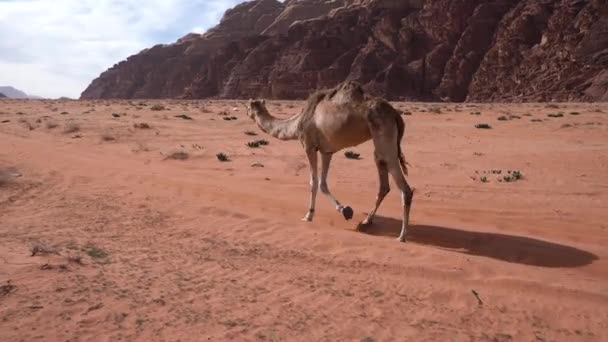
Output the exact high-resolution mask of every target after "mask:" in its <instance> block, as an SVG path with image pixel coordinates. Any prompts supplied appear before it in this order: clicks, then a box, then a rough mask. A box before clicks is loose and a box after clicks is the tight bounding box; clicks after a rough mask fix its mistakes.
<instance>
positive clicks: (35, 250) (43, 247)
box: [30, 241, 59, 256]
mask: <svg viewBox="0 0 608 342" xmlns="http://www.w3.org/2000/svg"><path fill="white" fill-rule="evenodd" d="M30 252H32V255H31V256H36V255H41V254H43V255H44V254H57V255H59V249H58V248H57V247H54V246H51V245H49V244H47V243H44V242H40V241H37V242H34V243H33V244H32V245H31V246H30Z"/></svg>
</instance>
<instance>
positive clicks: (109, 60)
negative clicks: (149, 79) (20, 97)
mask: <svg viewBox="0 0 608 342" xmlns="http://www.w3.org/2000/svg"><path fill="white" fill-rule="evenodd" d="M240 2H243V0H190V1H188V0H0V86H13V87H15V88H17V89H20V90H22V91H24V92H26V93H28V94H30V95H37V96H43V97H48V98H58V97H61V96H67V97H71V98H78V97H80V93H81V92H82V91H83V90H84V89H85V88H86V87H87V86H88V85H89V83H90V82H91V81H92V80H93V79H94V78H96V77H97V76H99V74H100V73H101V72H103V71H104V70H106V69H108V68H110V67H111V66H113V65H114V64H115V63H118V62H120V61H122V60H124V59H126V58H127V57H128V56H130V55H132V54H136V53H138V52H139V51H141V50H143V49H144V48H148V47H151V46H153V45H156V44H159V43H172V42H174V41H176V40H177V39H178V38H180V37H182V36H184V35H186V34H187V33H190V32H198V33H203V32H205V31H206V30H207V29H209V28H211V27H213V26H215V25H216V24H217V23H218V22H219V20H220V18H221V17H222V15H223V14H224V12H225V11H226V10H227V9H229V8H231V7H234V6H235V5H236V4H238V3H240Z"/></svg>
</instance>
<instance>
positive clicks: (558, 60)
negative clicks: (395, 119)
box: [81, 0, 608, 101]
mask: <svg viewBox="0 0 608 342" xmlns="http://www.w3.org/2000/svg"><path fill="white" fill-rule="evenodd" d="M607 70H608V2H607V1H606V0H427V1H423V0H350V1H348V0H286V1H285V2H283V3H281V2H278V1H276V0H254V1H250V2H245V3H242V4H240V5H238V6H236V7H235V8H233V9H231V10H228V11H227V12H226V13H225V15H224V17H223V19H222V20H221V21H220V23H219V24H218V25H217V26H216V27H214V28H213V29H211V30H209V31H208V32H207V33H205V34H203V35H199V34H188V35H186V36H184V37H182V38H181V39H179V40H178V41H177V42H175V43H173V44H168V45H157V46H154V47H152V48H150V49H146V50H144V51H142V52H140V53H139V54H136V55H134V56H131V57H129V58H127V60H125V61H122V62H120V63H118V64H116V65H114V66H113V67H112V68H110V69H108V70H107V71H105V72H104V73H102V74H101V75H100V76H99V77H98V78H97V79H95V80H94V81H93V82H92V83H91V84H90V85H89V87H88V88H87V89H86V90H85V91H84V92H83V93H82V96H81V98H84V99H91V98H209V97H213V98H248V97H258V96H261V97H266V98H282V99H301V98H305V97H306V96H307V95H308V94H309V93H310V92H311V91H313V90H315V89H317V88H323V87H330V86H333V85H335V84H336V83H337V82H340V81H343V80H345V79H353V80H357V81H359V82H361V83H362V84H364V86H365V88H366V90H367V91H368V92H370V93H372V94H377V95H383V96H385V97H387V98H389V99H392V100H397V99H404V100H439V99H442V100H450V101H467V100H468V101H549V100H558V101H608V71H607Z"/></svg>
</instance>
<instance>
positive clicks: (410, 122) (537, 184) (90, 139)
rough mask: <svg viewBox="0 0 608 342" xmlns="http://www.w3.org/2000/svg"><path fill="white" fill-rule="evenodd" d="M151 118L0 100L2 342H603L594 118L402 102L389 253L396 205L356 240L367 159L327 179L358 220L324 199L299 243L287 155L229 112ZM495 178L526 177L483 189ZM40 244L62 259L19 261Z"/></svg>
mask: <svg viewBox="0 0 608 342" xmlns="http://www.w3.org/2000/svg"><path fill="white" fill-rule="evenodd" d="M156 103H160V102H159V101H145V102H144V103H143V104H140V101H132V102H128V101H97V102H78V101H64V102H59V101H55V102H53V101H17V100H1V101H0V122H2V123H0V169H2V170H3V171H0V182H2V183H1V185H0V285H2V287H1V288H0V340H2V341H34V340H43V341H68V340H69V341H106V340H107V341H119V340H124V341H131V340H141V341H178V340H180V341H201V340H215V341H224V340H229V339H234V340H240V341H241V340H246V341H255V340H259V341H359V340H366V341H396V340H399V341H404V340H408V341H413V340H415V341H438V340H441V341H447V340H449V341H469V340H476V341H511V340H513V341H534V340H538V341H602V340H603V341H606V340H608V262H607V260H608V259H607V258H608V247H606V246H608V223H606V219H607V218H608V178H606V175H607V173H606V172H607V170H608V140H607V137H608V108H607V107H606V106H605V105H597V104H571V105H564V104H560V105H558V106H559V108H551V107H552V106H547V105H545V104H530V105H517V106H514V105H498V104H497V105H458V106H456V105H439V106H438V105H433V104H407V103H400V104H397V105H398V107H399V108H401V109H403V110H409V111H411V112H412V115H411V116H404V118H405V120H406V141H405V143H404V144H403V146H404V150H405V154H406V157H407V159H408V161H409V163H410V164H411V167H410V177H409V182H410V184H412V186H414V187H415V188H416V197H415V199H414V207H413V210H412V221H413V227H412V228H411V229H410V231H409V238H410V241H409V242H408V243H406V244H400V243H398V242H396V241H395V238H396V237H397V235H398V232H399V227H400V221H399V220H398V219H399V212H400V210H399V206H400V202H399V199H398V195H397V191H394V190H393V192H391V193H390V194H389V196H388V198H387V199H386V201H385V202H384V204H383V206H382V207H381V209H380V212H379V214H380V215H381V217H379V218H378V220H377V221H376V224H375V226H374V227H373V228H372V229H370V231H369V232H368V233H367V234H365V233H359V232H356V231H355V226H356V223H357V221H359V220H361V219H362V218H363V217H364V213H365V212H366V211H367V210H370V209H371V206H372V204H373V201H374V197H375V193H376V189H377V180H376V171H375V166H374V163H373V162H372V160H371V156H372V145H371V143H369V142H368V143H366V144H363V145H361V146H358V147H357V148H354V150H356V151H357V152H360V153H361V156H362V159H361V160H358V161H357V160H348V159H346V158H344V156H343V155H342V154H338V155H336V158H335V161H334V163H333V167H332V169H331V171H330V188H331V189H332V191H333V192H334V194H335V195H336V196H337V197H338V198H339V199H340V200H342V201H343V202H345V203H347V204H349V205H351V206H352V207H353V208H354V209H355V220H354V221H349V222H345V221H344V220H343V219H342V218H341V216H340V215H339V214H338V213H337V212H335V211H334V209H333V208H332V207H331V206H330V204H329V201H328V200H327V199H326V198H324V197H323V195H322V194H319V200H318V203H319V205H318V211H317V215H316V218H315V221H314V222H313V223H304V222H301V221H299V219H300V218H301V217H302V216H303V215H304V214H305V211H306V205H307V196H308V170H307V164H306V163H305V160H304V157H303V152H302V150H301V146H300V145H299V143H298V142H295V141H294V142H281V141H277V140H274V139H273V138H271V137H266V136H264V135H263V134H260V135H259V136H257V137H251V136H247V135H245V134H244V133H243V132H244V131H246V130H255V131H258V130H257V128H255V126H254V125H253V123H252V122H250V121H249V120H248V119H247V118H246V117H245V116H244V110H243V105H242V103H240V102H206V101H200V102H178V101H166V102H163V103H164V105H165V106H166V107H167V108H168V110H164V111H152V110H151V109H150V108H151V106H152V105H153V104H156ZM144 104H145V105H144ZM300 105H301V103H298V102H272V104H271V105H270V108H271V110H272V112H274V113H275V114H277V115H280V116H287V115H290V114H294V113H296V112H297V111H298V110H299V108H300ZM435 107H441V114H436V113H432V110H431V112H429V109H432V108H435ZM235 109H236V110H235ZM598 110H599V111H598ZM222 111H225V112H227V113H228V116H232V115H234V116H236V117H237V118H238V120H230V121H226V120H223V119H222V118H223V116H222V115H220V113H221V112H222ZM471 112H473V113H474V112H480V115H472V114H470V113H471ZM558 112H562V113H564V116H563V117H559V118H550V117H547V114H549V113H558ZM571 112H577V113H580V114H579V115H572V114H570V113H571ZM62 113H64V114H62ZM112 113H115V114H118V117H113V116H112ZM183 113H187V114H188V115H189V116H191V117H192V118H193V119H194V120H184V119H180V118H176V117H174V115H178V114H183ZM506 113H510V114H515V115H519V116H521V118H520V119H516V118H513V119H512V120H506V121H499V120H497V117H499V116H501V115H506ZM123 114H124V115H123ZM524 114H530V115H531V116H524ZM531 119H536V120H537V119H541V120H542V121H540V122H536V121H535V122H532V121H531ZM6 120H10V121H8V122H3V121H6ZM141 122H145V123H148V124H149V125H150V126H151V129H140V128H134V127H133V124H134V123H141ZM483 122H485V123H489V124H491V125H492V127H493V128H492V129H489V130H482V129H476V128H475V127H474V125H475V124H477V123H483ZM49 123H50V124H49ZM54 124H56V125H57V127H52V126H54ZM70 124H77V125H78V128H79V131H77V132H71V133H64V130H65V129H66V127H68V126H70ZM258 132H259V131H258ZM110 137H111V138H114V140H109V138H110ZM260 138H263V139H266V140H268V141H270V145H268V146H265V147H262V148H259V149H250V148H248V147H247V146H245V143H246V142H247V141H250V140H253V139H260ZM179 150H181V151H185V152H187V153H188V154H189V159H187V160H171V159H165V158H166V156H167V155H169V154H170V153H172V152H175V151H179ZM218 152H225V153H227V154H228V155H229V156H230V158H231V161H230V162H227V163H220V162H219V161H218V160H217V159H216V157H215V154H216V153H218ZM255 162H260V163H263V164H264V167H263V168H254V167H251V166H250V165H251V164H253V163H255ZM7 168H13V169H10V170H7ZM499 169H500V170H502V173H501V174H500V175H497V174H491V173H485V174H484V171H486V170H499ZM507 170H519V171H521V172H522V173H523V175H524V179H523V180H519V181H516V182H509V183H506V182H498V181H497V179H498V178H500V177H503V176H504V175H505V173H506V172H507ZM17 173H20V174H22V176H21V177H14V176H15V175H16V174H17ZM483 176H485V177H487V179H488V180H489V182H487V183H483V182H481V181H480V178H481V177H483ZM393 188H394V187H393ZM358 191H360V192H358ZM36 243H39V244H40V243H42V244H46V245H48V246H54V247H56V248H58V253H59V254H44V253H38V254H37V255H36V256H33V257H32V256H30V255H31V252H30V248H31V246H32V245H35V244H36ZM75 256H82V264H78V263H77V262H74V261H73V260H70V258H72V259H73V258H74V257H75ZM9 281H10V283H9ZM7 284H11V285H12V286H7ZM13 286H14V287H13ZM473 290H474V291H475V292H476V293H477V294H478V295H479V297H480V299H481V301H482V303H483V304H480V303H479V301H478V300H477V299H476V297H475V296H474V294H473V292H472V291H473Z"/></svg>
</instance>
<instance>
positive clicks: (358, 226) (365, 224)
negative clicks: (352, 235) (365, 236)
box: [357, 220, 372, 232]
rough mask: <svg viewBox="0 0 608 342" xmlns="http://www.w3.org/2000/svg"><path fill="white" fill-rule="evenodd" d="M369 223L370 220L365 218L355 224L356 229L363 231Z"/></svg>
mask: <svg viewBox="0 0 608 342" xmlns="http://www.w3.org/2000/svg"><path fill="white" fill-rule="evenodd" d="M371 225H372V222H371V221H367V220H365V221H361V222H359V224H358V225H357V231H360V232H365V231H367V228H369V227H370V226H371Z"/></svg>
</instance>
